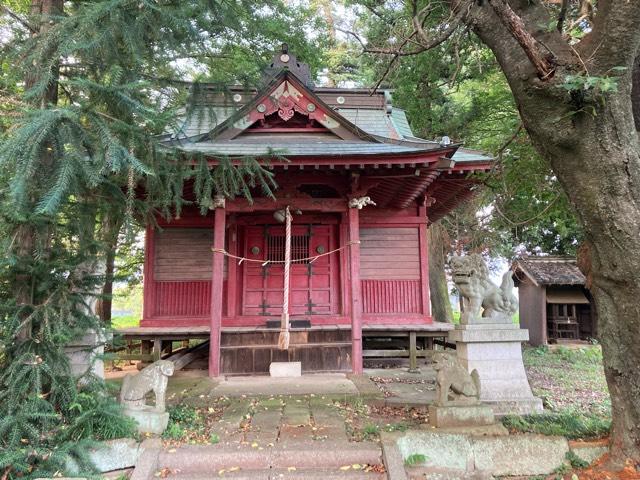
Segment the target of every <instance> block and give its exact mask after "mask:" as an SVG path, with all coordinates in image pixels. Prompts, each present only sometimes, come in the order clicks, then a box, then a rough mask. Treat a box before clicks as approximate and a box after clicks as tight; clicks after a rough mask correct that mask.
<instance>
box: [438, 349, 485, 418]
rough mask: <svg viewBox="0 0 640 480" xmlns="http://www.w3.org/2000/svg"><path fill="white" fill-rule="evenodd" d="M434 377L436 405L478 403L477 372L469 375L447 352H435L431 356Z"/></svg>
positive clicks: (478, 384) (455, 358)
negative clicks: (435, 374)
mask: <svg viewBox="0 0 640 480" xmlns="http://www.w3.org/2000/svg"><path fill="white" fill-rule="evenodd" d="M433 361H434V362H435V363H434V365H433V368H434V369H435V371H436V372H438V374H437V376H436V405H440V406H448V405H475V404H478V403H479V402H480V400H479V398H480V377H479V375H478V371H477V370H474V371H472V372H471V374H469V372H467V371H466V370H465V369H464V367H462V365H460V363H459V362H458V358H457V357H456V356H455V355H454V354H452V353H449V352H437V353H436V354H435V355H434V356H433Z"/></svg>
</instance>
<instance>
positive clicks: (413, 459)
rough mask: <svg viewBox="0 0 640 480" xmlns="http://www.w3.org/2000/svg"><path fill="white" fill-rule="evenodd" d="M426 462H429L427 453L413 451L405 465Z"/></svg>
mask: <svg viewBox="0 0 640 480" xmlns="http://www.w3.org/2000/svg"><path fill="white" fill-rule="evenodd" d="M426 462H427V457H426V455H423V454H421V453H412V454H411V455H409V456H408V457H407V458H406V460H405V461H404V463H405V465H409V466H413V465H419V464H421V463H426Z"/></svg>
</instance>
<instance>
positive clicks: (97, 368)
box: [64, 330, 110, 378]
mask: <svg viewBox="0 0 640 480" xmlns="http://www.w3.org/2000/svg"><path fill="white" fill-rule="evenodd" d="M109 339H110V338H108V337H107V335H106V334H105V332H102V331H100V332H96V331H93V330H91V331H89V332H87V333H86V334H85V335H84V336H83V337H82V338H77V339H74V340H72V341H70V342H69V343H67V345H65V347H64V352H65V354H66V355H67V357H68V358H69V363H70V365H71V372H72V373H73V375H74V376H76V377H80V376H82V375H84V374H86V373H87V372H88V371H91V373H92V374H93V375H95V376H97V377H100V378H104V362H103V361H102V358H101V357H102V355H104V344H105V342H106V341H107V340H109Z"/></svg>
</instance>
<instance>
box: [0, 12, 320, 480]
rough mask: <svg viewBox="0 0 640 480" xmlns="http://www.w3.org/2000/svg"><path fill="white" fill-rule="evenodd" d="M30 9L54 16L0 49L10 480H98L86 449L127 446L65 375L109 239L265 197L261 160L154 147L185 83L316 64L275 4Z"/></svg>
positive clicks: (83, 385) (89, 323) (0, 468)
mask: <svg viewBox="0 0 640 480" xmlns="http://www.w3.org/2000/svg"><path fill="white" fill-rule="evenodd" d="M16 1H18V0H16ZM32 3H33V5H31V7H33V6H38V5H39V6H41V7H43V10H42V11H50V12H51V13H49V14H46V15H45V14H38V13H37V8H30V7H29V2H28V0H22V3H21V4H23V9H22V10H18V11H19V13H20V14H21V15H24V20H25V22H24V24H27V25H30V26H32V27H33V28H34V29H35V32H30V31H27V30H26V29H25V28H23V24H22V23H20V22H18V23H15V24H14V25H13V26H12V28H11V31H9V32H8V33H7V34H6V35H2V36H0V44H1V45H0V47H1V48H2V52H3V55H4V53H5V52H6V53H7V55H8V56H7V57H6V58H8V61H7V60H6V59H5V58H3V61H2V63H0V73H2V75H1V78H0V79H1V81H2V83H1V87H2V92H9V96H3V95H0V103H1V105H0V107H2V111H3V112H4V111H10V112H11V115H9V116H8V117H7V118H6V119H5V118H3V120H2V124H1V125H0V127H1V130H0V135H1V136H0V185H2V187H1V188H0V248H2V250H3V251H4V252H5V255H4V256H3V257H2V258H0V478H2V479H3V480H13V479H16V478H26V479H28V478H35V477H38V476H51V475H54V474H58V473H64V472H66V471H67V470H68V469H69V466H70V465H75V467H76V470H77V472H79V473H82V474H87V475H88V474H91V473H92V472H93V466H92V465H91V462H90V460H89V458H88V456H87V452H88V447H89V446H90V445H91V444H92V442H94V441H95V440H101V439H108V438H115V437H121V436H127V435H132V434H133V433H134V432H133V428H132V427H133V426H132V423H131V422H130V421H129V420H127V419H125V418H124V417H122V415H121V413H120V408H119V406H118V405H117V404H116V403H115V401H114V392H111V391H109V390H108V389H107V387H106V386H105V384H104V382H102V381H100V380H99V379H96V378H93V377H92V376H91V375H90V374H84V375H82V376H80V377H78V376H77V375H76V374H74V372H73V371H72V369H71V366H70V363H69V359H68V357H67V355H66V354H65V348H66V347H68V346H69V345H70V344H71V343H73V342H74V341H76V340H78V339H79V338H82V337H83V336H84V335H86V334H88V333H91V332H99V331H102V330H103V328H104V327H105V326H104V325H101V324H100V321H99V319H98V318H97V317H96V316H95V315H94V313H93V310H94V308H93V306H94V303H95V301H96V299H97V298H98V297H99V293H98V292H100V291H101V287H102V285H103V283H104V281H105V276H104V272H103V265H104V261H105V260H104V259H105V255H106V252H107V250H108V248H109V242H110V241H111V240H110V239H111V238H113V236H114V234H113V232H112V231H108V229H107V228H105V225H116V226H117V227H119V226H121V225H125V227H126V225H128V224H134V223H139V222H142V221H145V222H146V221H150V220H151V219H153V218H154V216H155V215H157V214H158V213H160V214H163V215H165V216H167V217H170V216H179V215H180V211H181V209H182V207H183V206H184V205H185V204H194V203H195V204H196V205H197V206H198V207H199V208H200V211H201V212H202V213H203V214H206V212H207V211H208V209H209V207H210V206H211V202H212V199H213V197H215V196H217V195H222V196H226V197H234V196H245V197H247V198H251V195H252V192H254V191H255V190H256V189H261V190H262V191H263V193H264V194H265V195H271V196H272V195H273V192H274V189H275V188H276V185H275V182H274V180H273V175H272V174H271V172H270V171H269V170H268V168H267V167H268V164H267V163H266V162H265V161H264V160H258V159H255V158H245V159H242V160H241V161H239V162H238V161H232V160H231V159H228V158H221V159H219V161H218V162H217V164H216V165H212V163H211V162H210V161H208V160H207V159H206V158H204V157H202V156H188V155H185V154H184V153H183V152H181V151H180V150H179V149H172V148H164V147H162V146H161V145H160V144H159V138H160V137H159V135H161V134H163V133H165V132H166V131H168V130H170V129H172V130H175V125H173V123H174V121H175V120H174V119H175V118H176V113H177V111H178V107H179V106H181V104H183V103H184V101H185V98H187V97H188V88H187V87H188V86H189V83H188V82H185V78H187V79H188V80H202V81H207V82H211V81H219V82H220V84H222V83H229V81H230V80H236V81H240V82H243V83H250V82H255V81H257V80H258V77H257V72H258V71H259V70H260V65H261V64H263V63H265V62H266V59H267V58H269V56H270V53H269V54H268V55H267V54H266V52H267V51H269V52H270V51H272V50H274V49H275V48H276V47H277V45H278V44H279V43H280V42H283V41H284V42H288V43H289V44H290V45H291V46H292V48H295V49H296V51H297V52H298V53H299V54H300V55H303V56H305V58H308V59H310V60H313V59H314V58H316V55H315V52H316V50H313V49H312V47H311V46H310V45H309V44H308V43H307V42H306V39H305V36H306V35H305V24H306V23H307V21H308V19H309V17H308V15H307V13H305V12H303V11H300V12H302V13H300V12H297V13H296V12H292V11H291V9H289V8H288V7H287V5H286V4H285V2H282V1H280V0H267V1H265V2H261V3H260V4H258V5H256V3H255V2H250V1H246V0H234V1H231V2H229V1H226V0H193V1H185V2H174V1H156V0H135V1H132V0H93V1H91V2H83V1H70V2H62V1H61V0H38V1H35V0H34V1H33V2H32ZM44 6H46V7H53V8H52V9H47V8H44ZM56 8H57V10H56ZM3 25H5V27H6V25H8V23H6V22H3ZM312 63H313V61H312ZM7 65H8V66H7ZM8 71H10V75H5V74H4V73H5V72H8ZM220 89H221V91H223V87H222V86H221V87H220ZM196 110H197V109H196ZM187 111H188V112H189V111H190V109H187ZM274 157H275V155H274ZM185 184H189V185H193V192H194V195H191V194H190V193H189V195H187V194H186V193H185ZM117 232H118V228H116V233H115V237H116V238H117Z"/></svg>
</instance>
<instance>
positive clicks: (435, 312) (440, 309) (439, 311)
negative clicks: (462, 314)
mask: <svg viewBox="0 0 640 480" xmlns="http://www.w3.org/2000/svg"><path fill="white" fill-rule="evenodd" d="M427 233H428V235H429V241H428V242H427V243H428V245H429V292H430V294H431V315H432V316H433V318H434V320H435V321H436V322H447V323H452V322H453V309H452V307H451V301H450V300H449V286H448V284H447V275H446V274H445V269H444V267H445V261H446V257H447V253H448V252H449V250H450V244H449V239H448V235H447V231H446V229H445V228H444V227H443V226H442V224H441V223H440V222H436V223H434V224H432V225H430V226H429V229H428V230H427Z"/></svg>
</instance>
